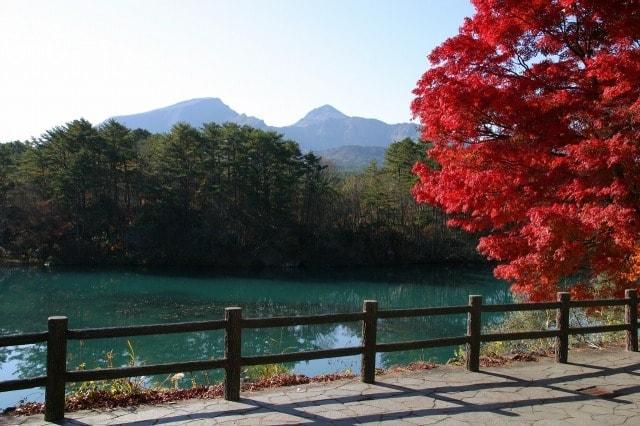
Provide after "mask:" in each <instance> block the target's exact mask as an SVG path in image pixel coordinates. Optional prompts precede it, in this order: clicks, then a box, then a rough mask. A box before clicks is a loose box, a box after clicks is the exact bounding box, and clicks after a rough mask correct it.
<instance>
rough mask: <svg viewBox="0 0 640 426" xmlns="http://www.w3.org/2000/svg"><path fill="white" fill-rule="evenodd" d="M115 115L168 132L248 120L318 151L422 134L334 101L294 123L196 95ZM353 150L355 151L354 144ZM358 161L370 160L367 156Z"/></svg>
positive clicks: (131, 123) (381, 143)
mask: <svg viewBox="0 0 640 426" xmlns="http://www.w3.org/2000/svg"><path fill="white" fill-rule="evenodd" d="M113 118H114V119H116V120H117V121H119V122H120V123H122V124H124V125H126V126H127V127H130V128H142V129H147V130H149V131H151V132H166V131H168V130H169V129H171V126H173V125H174V124H175V123H177V122H180V121H184V122H187V123H189V124H191V125H193V126H196V127H199V126H201V125H202V123H207V122H215V123H224V122H232V123H238V124H247V125H250V126H253V127H257V128H259V129H264V130H272V131H275V132H278V133H282V134H284V135H285V137H287V138H289V139H293V140H295V141H296V142H298V143H299V144H300V147H301V148H302V150H304V151H310V150H313V151H316V152H320V151H326V150H329V149H332V148H337V147H341V146H345V145H349V146H360V147H387V146H388V145H389V144H391V143H392V142H393V141H395V140H399V139H404V138H405V137H410V138H417V137H418V129H417V126H416V125H415V124H412V123H400V124H387V123H384V122H382V121H380V120H375V119H370V118H361V117H349V116H347V115H345V114H343V113H341V112H340V111H338V110H337V109H335V108H334V107H332V106H330V105H324V106H322V107H319V108H316V109H314V110H312V111H310V112H309V113H308V114H307V115H305V116H304V117H303V118H302V119H300V120H299V121H297V122H296V123H294V124H292V125H290V126H285V127H274V126H268V125H267V124H266V123H265V122H264V121H262V120H261V119H259V118H256V117H251V116H247V115H245V114H239V113H237V112H236V111H234V110H233V109H231V108H230V107H229V106H227V105H226V104H224V103H223V102H222V101H221V100H220V99H218V98H201V99H192V100H189V101H184V102H180V103H177V104H175V105H171V106H168V107H164V108H159V109H154V110H152V111H147V112H142V113H139V114H132V115H122V116H117V117H113ZM350 150H351V151H353V150H352V149H351V148H350ZM363 153H364V151H363ZM368 154H371V152H369V153H368ZM358 161H365V162H366V160H365V159H362V160H358Z"/></svg>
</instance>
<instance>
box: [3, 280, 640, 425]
mask: <svg viewBox="0 0 640 426" xmlns="http://www.w3.org/2000/svg"><path fill="white" fill-rule="evenodd" d="M600 306H624V307H625V322H624V323H623V324H615V325H599V326H590V327H575V328H573V327H569V310H570V308H588V307H600ZM550 309H555V310H556V324H557V327H556V329H554V330H541V331H526V332H512V333H493V334H482V332H481V317H482V313H483V312H510V311H537V310H550ZM637 309H638V299H637V293H636V291H635V290H627V291H626V292H625V298H624V299H602V300H582V301H571V300H570V295H569V293H564V292H563V293H558V299H557V301H556V302H545V303H520V304H503V305H483V304H482V296H469V304H468V305H463V306H447V307H434V308H417V309H390V310H378V303H377V302H376V301H375V300H366V301H365V302H364V306H363V311H362V312H353V313H346V314H328V315H310V316H292V317H274V318H242V310H241V308H226V309H225V316H224V319H222V320H214V321H200V322H184V323H173V324H153V325H140V326H130V327H110V328H89V329H69V328H68V326H67V325H68V320H67V318H66V317H62V316H54V317H50V318H49V321H48V331H46V332H42V333H31V334H16V335H6V336H0V347H6V346H16V345H29V344H34V343H42V342H46V343H47V375H46V376H39V377H31V378H28V379H17V380H6V381H3V382H0V392H6V391H10V390H17V389H27V388H33V387H41V386H44V387H45V419H46V420H47V421H50V422H60V421H61V420H62V419H63V418H64V402H65V384H66V383H69V382H84V381H89V380H105V379H116V378H124V377H135V376H146V375H153V374H168V373H178V372H186V371H201V370H210V369H217V368H221V369H224V371H225V385H224V397H225V399H227V400H231V401H237V400H238V399H239V398H240V369H241V367H242V366H247V365H263V364H273V363H283V362H293V361H304V360H312V359H321V358H335V357H342V356H349V355H361V356H362V370H361V377H362V381H363V382H365V383H373V382H374V381H375V372H376V370H375V359H376V353H377V352H394V351H406V350H413V349H423V348H434V347H443V346H455V345H463V344H464V345H466V354H467V360H466V366H467V369H468V370H470V371H478V370H479V368H480V344H481V343H482V342H494V341H507V340H522V339H538V338H551V337H554V338H555V339H556V361H557V362H560V363H566V362H567V355H568V350H569V336H570V335H574V334H589V333H602V332H612V331H626V344H627V350H629V351H635V352H637V351H638V310H637ZM451 314H467V334H466V335H464V336H456V337H442V338H437V339H428V340H416V341H408V342H398V343H377V340H376V334H377V324H378V319H385V318H409V317H427V316H435V315H451ZM354 321H362V346H355V347H347V348H339V349H324V350H314V351H306V352H295V353H283V354H273V355H258V356H242V350H241V348H242V330H243V329H255V328H267V327H290V326H298V325H311V324H327V323H340V322H354ZM210 330H225V341H224V358H222V359H211V360H199V361H189V362H176V363H167V364H154V365H145V366H134V367H119V368H105V369H95V370H81V371H67V340H69V339H71V340H86V339H103V338H113V337H130V336H144V335H152V334H156V335H157V334H169V333H185V332H197V331H210Z"/></svg>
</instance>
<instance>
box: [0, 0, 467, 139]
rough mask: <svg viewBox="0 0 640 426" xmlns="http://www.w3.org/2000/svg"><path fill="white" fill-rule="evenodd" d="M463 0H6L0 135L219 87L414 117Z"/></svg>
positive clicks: (295, 113)
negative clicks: (419, 89) (416, 95)
mask: <svg viewBox="0 0 640 426" xmlns="http://www.w3.org/2000/svg"><path fill="white" fill-rule="evenodd" d="M472 13H473V8H472V6H471V5H470V3H469V1H468V0H388V1H381V0H375V1H365V0H362V1H360V0H251V1H248V0H229V1H224V0H217V1H205V0H201V1H195V0H173V1H168V0H166V1H163V0H154V1H144V0H134V1H131V0H109V1H98V0H78V1H76V0H65V1H63V0H42V1H36V0H32V1H23V0H2V1H0V64H2V66H0V141H3V142H6V141H10V140H17V139H20V140H23V139H29V138H31V137H38V136H40V135H41V134H42V133H43V132H44V131H45V130H47V129H50V128H52V127H54V126H56V125H61V124H64V123H65V122H68V121H70V120H73V119H77V118H80V117H84V118H86V119H87V120H89V121H91V122H92V123H100V122H102V121H103V120H105V119H106V118H108V117H111V116H114V115H123V114H130V113H137V112H142V111H147V110H150V109H154V108H159V107H163V106H167V105H171V104H174V103H177V102H180V101H183V100H187V99H193V98H200V97H218V98H221V99H222V100H223V101H224V102H225V103H226V104H227V105H229V106H230V107H231V108H233V109H234V110H236V111H237V112H240V113H246V114H248V115H253V116H256V117H258V118H261V119H263V120H265V121H266V122H267V124H270V125H274V126H283V125H288V124H292V123H294V122H295V121H297V120H298V119H299V118H301V117H302V116H304V114H306V113H307V112H308V111H309V110H311V109H313V108H316V107H318V106H321V105H324V104H331V105H333V106H334V107H336V108H337V109H339V110H341V111H342V112H344V113H345V114H347V115H353V116H361V117H371V118H378V119H381V120H383V121H386V122H390V123H395V122H403V121H408V120H410V119H411V113H410V110H409V104H410V102H411V100H412V94H411V91H412V89H413V88H414V87H415V83H416V81H417V80H418V79H419V78H420V76H421V75H422V73H424V71H425V70H426V69H427V67H428V62H427V54H428V53H429V51H430V50H431V49H432V48H434V47H435V46H437V45H438V44H440V43H441V42H443V41H444V40H446V39H447V38H448V37H450V36H452V35H454V34H456V33H457V30H458V28H459V27H460V25H461V24H462V21H463V19H464V17H465V16H470V15H471V14H472Z"/></svg>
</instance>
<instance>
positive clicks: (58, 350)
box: [44, 317, 68, 423]
mask: <svg viewBox="0 0 640 426" xmlns="http://www.w3.org/2000/svg"><path fill="white" fill-rule="evenodd" d="M67 326H68V319H67V317H49V320H48V328H49V330H48V331H49V333H48V336H47V382H46V387H45V397H44V401H45V403H44V419H45V420H46V421H48V422H52V423H60V422H62V421H63V420H64V387H65V380H66V377H65V376H66V374H67Z"/></svg>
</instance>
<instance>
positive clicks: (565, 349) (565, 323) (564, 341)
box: [556, 291, 571, 364]
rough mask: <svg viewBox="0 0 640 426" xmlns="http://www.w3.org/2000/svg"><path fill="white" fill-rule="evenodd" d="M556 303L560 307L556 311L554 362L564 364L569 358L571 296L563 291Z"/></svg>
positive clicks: (559, 293)
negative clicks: (556, 332) (556, 334)
mask: <svg viewBox="0 0 640 426" xmlns="http://www.w3.org/2000/svg"><path fill="white" fill-rule="evenodd" d="M558 302H560V307H559V308H558V310H557V311H556V328H557V329H558V336H557V337H556V362H559V363H561V364H566V363H567V359H568V357H569V304H570V302H571V294H570V293H567V292H563V291H560V292H558Z"/></svg>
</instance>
